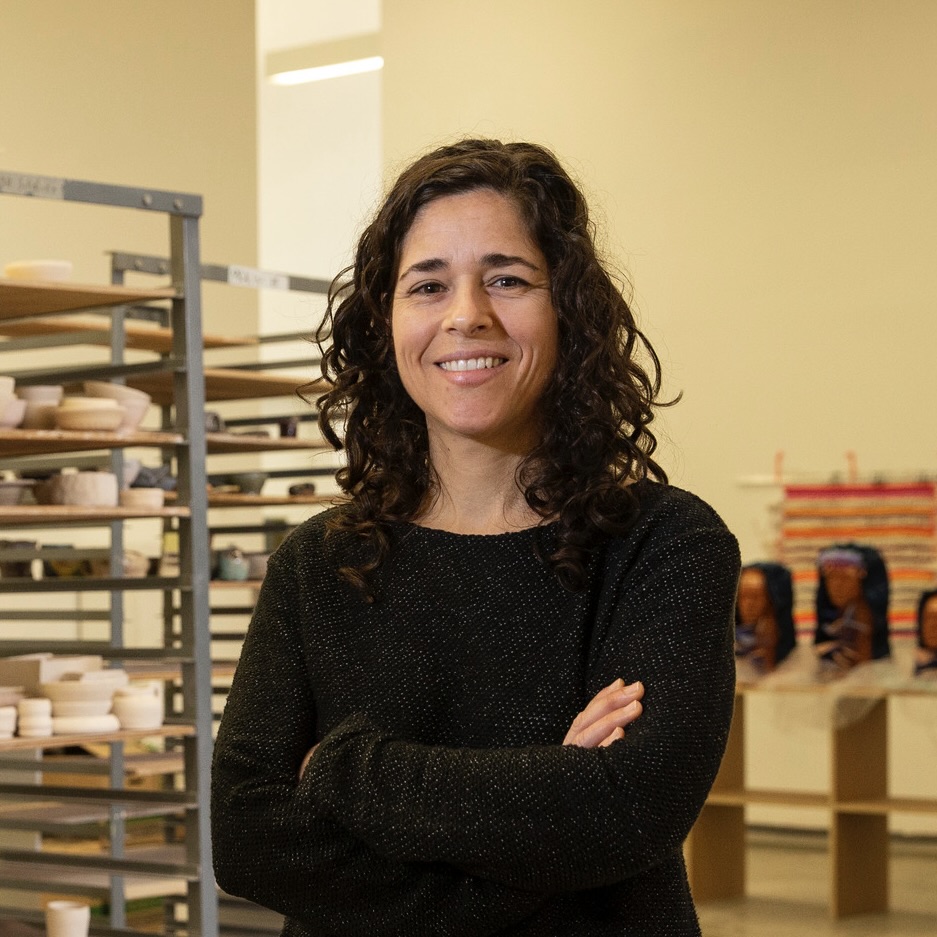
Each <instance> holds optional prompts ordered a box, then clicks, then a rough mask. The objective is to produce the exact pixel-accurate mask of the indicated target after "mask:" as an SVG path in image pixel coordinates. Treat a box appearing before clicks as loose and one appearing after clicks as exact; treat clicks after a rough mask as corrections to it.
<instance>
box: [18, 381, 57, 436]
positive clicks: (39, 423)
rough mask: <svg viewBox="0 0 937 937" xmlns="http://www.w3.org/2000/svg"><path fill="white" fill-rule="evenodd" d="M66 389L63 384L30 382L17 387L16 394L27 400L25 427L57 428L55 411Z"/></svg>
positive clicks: (24, 414)
mask: <svg viewBox="0 0 937 937" xmlns="http://www.w3.org/2000/svg"><path fill="white" fill-rule="evenodd" d="M64 391H65V389H64V388H63V387H62V385H61V384H28V385H26V386H25V387H17V388H16V396H17V397H19V398H20V400H25V401H26V407H25V410H24V413H23V419H22V422H21V423H20V425H21V426H22V427H23V429H55V411H56V409H57V408H58V405H59V402H60V401H61V400H62V395H63V393H64Z"/></svg>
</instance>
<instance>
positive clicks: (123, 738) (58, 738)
mask: <svg viewBox="0 0 937 937" xmlns="http://www.w3.org/2000/svg"><path fill="white" fill-rule="evenodd" d="M187 735H195V727H194V726H190V725H163V726H160V727H159V728H158V729H140V730H128V729H121V730H120V731H118V732H84V733H80V734H72V735H50V736H47V737H46V738H41V739H24V738H20V737H19V736H16V737H14V738H12V739H0V752H16V751H30V750H34V749H39V748H68V747H69V746H70V745H86V744H89V743H92V742H130V741H135V740H136V739H143V738H151V737H154V736H169V737H171V738H181V737H182V736H187ZM38 764H39V763H38V762H37V765H38ZM37 770H46V771H53V770H55V769H54V768H49V767H45V768H43V769H38V768H37Z"/></svg>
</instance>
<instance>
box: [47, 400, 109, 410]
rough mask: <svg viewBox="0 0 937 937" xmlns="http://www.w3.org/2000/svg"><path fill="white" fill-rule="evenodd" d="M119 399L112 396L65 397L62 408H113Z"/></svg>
mask: <svg viewBox="0 0 937 937" xmlns="http://www.w3.org/2000/svg"><path fill="white" fill-rule="evenodd" d="M116 406H117V401H116V400H114V399H113V398H112V397H63V398H62V399H61V400H60V401H59V409H60V410H113V409H114V407H116Z"/></svg>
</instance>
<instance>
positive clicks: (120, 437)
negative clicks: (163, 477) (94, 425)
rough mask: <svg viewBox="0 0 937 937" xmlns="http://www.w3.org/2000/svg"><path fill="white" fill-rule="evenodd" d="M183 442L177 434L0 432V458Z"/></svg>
mask: <svg viewBox="0 0 937 937" xmlns="http://www.w3.org/2000/svg"><path fill="white" fill-rule="evenodd" d="M183 442H184V439H183V437H182V436H181V435H180V434H179V433H154V432H147V431H137V432H134V433H102V432H90V431H87V432H85V431H80V430H65V429H0V455H4V456H8V457H12V456H26V455H50V454H52V453H57V452H88V451H91V450H94V449H128V448H130V447H136V446H155V447H157V448H160V449H168V448H171V447H172V446H178V445H181V444H182V443H183Z"/></svg>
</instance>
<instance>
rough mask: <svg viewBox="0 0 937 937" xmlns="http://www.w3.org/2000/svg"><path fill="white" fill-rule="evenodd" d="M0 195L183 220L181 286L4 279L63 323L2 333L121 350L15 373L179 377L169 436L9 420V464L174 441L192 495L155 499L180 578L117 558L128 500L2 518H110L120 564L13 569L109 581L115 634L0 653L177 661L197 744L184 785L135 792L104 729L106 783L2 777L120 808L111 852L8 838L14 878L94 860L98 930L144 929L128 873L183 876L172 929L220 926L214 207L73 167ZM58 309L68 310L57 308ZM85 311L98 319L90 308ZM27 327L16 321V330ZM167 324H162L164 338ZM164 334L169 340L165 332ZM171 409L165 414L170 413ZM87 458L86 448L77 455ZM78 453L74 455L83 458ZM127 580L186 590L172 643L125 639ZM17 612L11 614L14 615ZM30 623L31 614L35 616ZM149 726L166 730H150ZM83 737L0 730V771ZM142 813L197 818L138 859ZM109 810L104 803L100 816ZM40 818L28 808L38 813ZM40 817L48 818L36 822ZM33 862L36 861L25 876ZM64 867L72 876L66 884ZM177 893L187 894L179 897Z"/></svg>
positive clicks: (37, 314) (21, 300)
mask: <svg viewBox="0 0 937 937" xmlns="http://www.w3.org/2000/svg"><path fill="white" fill-rule="evenodd" d="M0 194H4V195H13V196H26V197H33V198H42V199H53V200H58V201H62V202H76V203H86V204H94V205H102V206H111V207H116V208H128V209H136V210H139V211H145V212H157V213H162V214H165V215H166V216H167V218H168V222H169V246H170V251H169V254H170V256H169V258H168V260H167V271H166V272H167V273H168V275H169V277H170V283H171V285H170V287H169V288H168V289H160V290H137V289H131V288H125V287H118V286H113V285H112V286H109V287H83V286H77V285H73V284H69V283H64V284H62V283H56V284H49V283H25V282H19V281H12V280H7V281H0V323H2V324H3V325H5V326H14V325H16V324H20V325H24V326H30V325H32V326H34V327H36V328H41V327H42V326H43V325H44V324H49V330H50V331H51V333H52V334H48V335H45V336H44V337H40V338H36V337H35V335H36V331H35V329H29V328H25V329H24V330H23V332H21V333H19V334H21V335H26V336H32V337H19V338H17V337H14V338H13V339H11V340H8V341H6V342H4V343H3V345H2V347H3V349H4V350H5V351H17V350H28V348H30V347H37V346H40V345H44V346H51V345H60V344H65V345H71V344H79V343H98V344H109V345H110V348H111V354H110V363H108V364H91V365H87V366H82V365H76V366H68V367H63V368H53V369H50V368H45V369H41V370H24V371H22V372H19V373H15V374H13V376H14V377H15V378H16V380H17V383H18V384H21V385H26V384H41V383H49V382H54V383H63V384H68V383H74V382H77V381H83V380H98V379H117V380H127V381H128V383H129V382H131V381H132V380H133V379H134V378H137V379H153V378H158V376H159V375H168V378H167V379H166V381H165V384H166V385H167V386H166V387H165V398H166V400H165V401H164V402H171V405H172V410H171V412H172V414H173V417H172V424H173V425H172V427H165V431H164V432H162V433H143V434H136V435H133V436H129V437H120V436H116V435H114V434H86V433H85V434H82V433H67V432H62V431H28V430H10V431H4V432H2V433H0V457H3V463H2V466H3V467H5V468H10V467H16V466H17V465H18V464H20V463H21V462H22V461H23V460H26V459H28V458H29V457H32V460H31V461H33V462H35V461H36V460H39V461H40V462H42V460H45V461H46V462H47V463H50V464H55V463H58V464H65V460H66V459H67V458H68V454H69V453H76V452H78V453H80V452H88V451H92V450H108V451H110V452H111V466H112V467H113V468H115V469H119V467H120V464H121V450H122V449H123V448H124V447H128V446H154V447H156V448H158V449H160V450H163V451H168V452H169V453H171V455H172V458H174V460H175V465H176V476H177V486H178V487H177V491H178V500H177V504H176V506H174V507H172V508H169V509H163V510H160V511H154V512H150V516H152V517H154V518H157V519H161V520H162V521H163V522H164V523H165V522H167V519H168V518H170V517H171V518H172V524H174V525H175V527H176V529H177V530H178V533H179V544H180V557H179V559H180V571H179V575H178V576H177V577H160V578H157V577H153V578H151V579H143V580H125V579H122V578H121V577H120V575H119V574H115V573H114V572H113V570H115V569H119V568H120V567H119V565H117V564H119V561H120V556H121V552H122V524H123V521H124V520H125V519H127V518H128V517H136V516H140V512H132V511H130V512H128V511H127V510H122V509H119V508H118V509H104V510H102V509H92V508H89V509H85V510H76V509H74V508H72V509H68V510H64V509H58V510H57V509H55V508H50V507H47V506H42V507H40V508H35V509H33V510H32V511H29V510H27V509H26V508H2V507H0V527H16V528H18V529H22V528H23V527H31V526H46V527H48V526H50V525H52V526H54V525H65V524H68V525H70V524H74V523H78V524H84V525H95V526H107V527H109V528H110V538H111V539H110V558H111V564H112V565H111V569H112V573H111V575H110V576H109V577H107V578H98V579H93V578H88V579H80V580H73V581H67V580H59V581H57V582H56V581H53V580H50V581H48V582H45V583H44V582H42V581H39V582H33V581H30V580H25V579H24V580H19V581H17V580H8V581H6V582H3V581H0V593H2V592H24V591H29V592H36V593H42V592H44V591H45V592H49V591H50V590H63V589H69V590H75V591H76V592H78V591H97V592H106V593H109V595H110V597H111V604H110V614H109V624H110V638H109V640H108V641H105V642H91V643H89V642H81V641H60V642H54V643H52V644H50V643H49V642H44V643H43V644H42V645H41V646H35V643H34V642H30V641H29V640H28V639H19V640H4V639H0V654H2V655H4V656H6V655H10V654H18V653H24V652H27V651H48V650H51V651H58V652H61V653H74V652H85V653H98V654H101V655H102V656H104V657H106V658H107V659H108V660H110V661H115V662H119V663H129V662H137V663H139V662H140V661H144V662H146V663H147V665H148V666H171V667H173V668H176V669H178V671H179V672H180V673H181V707H180V708H179V710H178V711H176V712H171V713H170V714H169V715H168V718H167V724H166V726H165V727H164V730H163V733H162V734H164V735H165V736H167V737H174V738H177V739H178V740H179V741H180V742H181V744H182V747H183V754H184V757H183V765H184V770H183V772H182V774H181V777H182V779H183V780H182V786H181V789H177V788H172V789H166V790H160V791H143V790H131V789H128V788H127V786H126V785H125V767H126V766H125V758H124V743H125V742H126V741H129V740H132V739H133V738H135V734H134V733H128V732H118V733H113V734H108V735H106V736H104V737H103V738H97V737H96V738H95V740H96V741H104V742H107V744H108V745H109V750H110V758H109V759H108V768H107V771H108V775H109V782H108V783H109V787H107V788H105V789H86V788H76V787H71V786H69V785H61V786H58V787H49V786H44V785H41V784H37V783H22V784H20V783H10V782H4V783H2V784H0V799H2V800H4V801H7V800H9V801H17V800H24V799H25V800H28V801H38V802H40V803H41V802H49V801H51V802H54V803H67V804H70V805H73V806H83V807H85V808H86V809H88V810H90V809H92V808H97V809H98V811H100V808H102V807H104V808H106V810H105V812H104V816H105V818H106V822H107V823H108V827H109V833H110V852H109V854H107V855H104V856H84V855H82V856H80V857H79V856H68V855H60V854H57V853H55V854H50V853H44V852H42V851H39V850H23V849H8V848H2V847H0V887H5V888H7V889H9V890H17V889H21V890H23V891H26V892H36V891H46V892H47V891H52V890H56V889H58V890H59V891H67V892H70V893H83V891H84V890H85V889H87V890H88V892H89V893H95V894H98V893H99V892H100V891H101V889H100V888H99V887H98V886H93V887H92V886H91V885H88V884H82V882H81V881H78V882H77V883H75V882H74V881H69V873H70V872H74V871H75V870H79V869H80V870H81V871H82V872H94V873H98V874H99V875H100V876H103V877H104V879H105V880H106V881H108V882H109V885H108V886H107V887H106V889H105V890H104V896H105V898H106V901H107V904H108V907H109V913H110V918H109V922H108V924H107V925H106V926H104V925H98V924H94V925H92V933H93V934H96V935H111V934H122V935H125V937H126V935H132V934H135V933H136V931H134V930H132V929H129V928H128V927H127V921H126V898H125V888H124V885H125V881H126V878H127V876H130V875H136V874H140V875H142V876H151V877H156V878H157V879H159V878H162V877H167V878H173V879H178V880H180V881H184V883H185V884H184V891H185V900H184V905H185V912H184V916H185V920H184V921H181V922H180V921H178V920H175V919H174V920H172V921H168V920H167V922H166V927H167V931H169V930H172V931H174V932H176V933H184V934H186V935H187V937H216V935H217V934H218V898H217V891H216V888H215V886H214V877H213V874H212V862H211V839H210V831H209V820H208V810H207V804H208V802H209V782H210V764H211V749H212V709H211V692H212V691H211V684H212V679H211V678H212V673H211V654H210V634H209V600H208V582H209V568H208V565H209V564H208V562H207V557H208V556H209V540H208V537H209V535H208V523H207V510H208V501H207V486H206V475H205V471H206V466H205V452H206V435H205V428H204V421H203V418H202V414H203V412H204V404H205V389H204V368H203V360H202V352H203V347H204V341H203V338H204V337H203V335H202V326H201V308H200V266H199V228H198V225H199V218H200V216H201V214H202V200H201V197H200V196H197V195H190V194H184V193H175V192H166V191H159V190H154V189H143V188H133V187H127V186H116V185H107V184H99V183H92V182H84V181H78V180H71V179H61V178H55V177H47V176H37V175H27V174H21V173H8V172H0ZM152 300H163V301H167V300H168V302H169V309H168V311H163V312H162V313H161V315H162V316H163V318H164V326H165V327H164V328H163V329H162V330H161V331H160V333H159V335H155V333H146V334H144V336H143V339H142V341H143V342H144V346H143V347H149V348H150V350H157V349H159V354H158V357H157V358H156V359H155V360H152V361H143V362H140V363H132V364H131V363H127V362H126V360H125V357H124V347H125V344H126V345H134V344H135V343H136V342H137V341H138V338H137V337H136V336H135V335H133V334H131V332H130V329H132V326H130V327H129V329H128V325H129V324H128V323H127V321H126V320H127V318H128V311H127V310H128V305H129V304H131V303H137V302H147V301H152ZM89 309H94V310H107V311H108V318H109V321H108V318H104V319H103V324H101V317H98V316H95V317H94V318H95V322H96V323H97V324H92V325H89V324H88V323H87V322H86V321H79V319H80V317H76V319H75V328H74V330H73V331H70V330H69V326H68V322H67V321H65V320H63V317H62V315H61V314H63V313H75V312H82V313H83V312H85V311H87V310H89ZM49 314H55V315H56V319H55V320H50V319H48V318H47V317H48V315H49ZM85 318H86V319H87V317H85ZM5 333H6V334H8V335H9V334H14V335H16V334H17V332H16V330H15V329H13V330H12V331H11V329H10V328H7V329H5ZM154 336H155V337H154ZM154 342H155V344H154ZM164 412H166V411H164ZM79 458H81V457H79ZM70 464H75V460H74V458H73V459H72V461H71V463H70ZM126 588H144V589H153V590H158V591H161V592H163V593H164V595H173V594H177V595H178V606H177V613H178V622H179V626H178V629H177V631H176V634H177V638H176V639H175V641H174V642H173V646H171V647H170V646H166V647H163V648H139V649H136V648H127V647H124V635H123V627H122V623H123V621H122V619H123V607H122V593H123V590H124V589H126ZM2 617H3V614H2V611H0V620H2ZM17 620H21V617H20V618H18V619H17ZM142 734H143V735H146V736H150V735H152V734H153V733H151V732H146V733H142ZM86 741H88V738H87V737H85V736H76V737H61V736H60V737H52V738H51V739H46V740H31V739H20V738H14V739H13V740H10V741H7V742H4V741H0V768H5V769H8V770H11V771H16V770H19V771H23V770H24V768H25V769H26V772H27V774H28V775H29V774H32V775H33V776H35V774H36V772H38V771H40V770H41V767H40V765H39V762H38V755H39V753H40V751H41V750H42V749H43V748H45V747H52V746H63V745H67V744H79V743H82V742H86ZM18 752H34V753H35V757H36V761H33V762H31V763H30V762H26V763H24V762H23V761H22V760H17V757H16V755H17V753H18ZM134 811H137V812H140V811H142V812H144V813H151V814H153V813H155V814H158V815H166V816H173V815H175V816H177V817H178V816H181V817H182V819H183V822H184V827H185V845H184V853H183V855H182V856H181V857H179V856H176V857H175V858H172V859H171V860H170V861H165V860H164V859H161V858H158V859H146V858H143V859H141V858H136V857H133V856H132V855H131V856H128V854H127V852H126V851H125V848H124V847H125V828H124V824H125V820H126V818H127V817H128V816H132V815H134ZM98 815H100V813H99V814H98ZM24 822H26V823H27V826H28V821H24ZM38 828H39V827H34V829H38ZM20 873H22V874H20ZM60 880H61V884H60ZM176 900H177V899H176ZM0 916H2V917H7V918H19V919H21V920H27V921H30V920H31V921H38V920H40V919H41V913H38V912H32V913H30V912H25V911H20V910H19V909H15V910H14V909H6V910H4V909H0Z"/></svg>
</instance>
